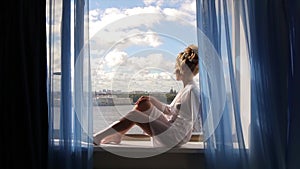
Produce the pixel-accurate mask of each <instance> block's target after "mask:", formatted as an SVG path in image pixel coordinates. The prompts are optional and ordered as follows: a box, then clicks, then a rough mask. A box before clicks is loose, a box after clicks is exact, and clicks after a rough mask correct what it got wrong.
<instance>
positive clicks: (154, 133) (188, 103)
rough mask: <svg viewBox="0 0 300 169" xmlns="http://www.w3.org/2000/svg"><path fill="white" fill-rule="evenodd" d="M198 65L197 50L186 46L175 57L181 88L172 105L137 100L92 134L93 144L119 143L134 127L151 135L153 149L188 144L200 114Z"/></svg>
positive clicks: (141, 99) (176, 72) (150, 99)
mask: <svg viewBox="0 0 300 169" xmlns="http://www.w3.org/2000/svg"><path fill="white" fill-rule="evenodd" d="M198 65H199V64H198V47H197V46H195V45H190V46H188V47H187V48H186V49H185V50H184V52H181V53H179V54H178V56H177V58H176V65H175V74H176V80H178V81H182V83H183V89H181V90H180V91H179V92H178V94H177V95H176V97H175V98H174V100H173V101H172V103H171V104H170V105H167V104H165V103H162V102H160V101H159V100H157V99H156V98H154V97H152V96H142V97H140V98H139V99H138V101H137V102H136V106H135V107H134V109H133V110H132V111H130V112H129V113H128V114H126V115H125V116H124V117H123V118H121V119H120V120H119V121H117V122H115V123H113V124H112V125H110V126H109V127H108V128H106V129H104V130H103V131H100V132H98V133H96V134H94V144H95V145H98V144H105V143H116V144H119V143H120V142H121V140H122V137H123V136H124V134H125V133H126V132H127V131H128V130H129V129H130V128H132V127H133V126H134V125H138V126H139V127H141V128H142V129H143V131H144V132H145V133H147V134H148V135H149V136H151V138H152V141H153V145H154V146H178V145H182V144H185V143H186V142H188V141H189V140H190V138H191V135H192V131H193V127H194V125H195V122H196V121H197V120H196V117H198V114H200V106H199V105H200V98H199V88H198V86H197V85H196V84H195V82H194V80H193V78H194V76H195V75H197V74H198V71H199V66H198ZM198 122H201V120H200V121H198Z"/></svg>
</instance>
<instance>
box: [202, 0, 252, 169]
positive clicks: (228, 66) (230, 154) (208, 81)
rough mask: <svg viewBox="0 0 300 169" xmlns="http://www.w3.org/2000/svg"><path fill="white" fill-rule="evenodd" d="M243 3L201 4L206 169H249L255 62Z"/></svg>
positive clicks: (228, 0)
mask: <svg viewBox="0 0 300 169" xmlns="http://www.w3.org/2000/svg"><path fill="white" fill-rule="evenodd" d="M240 9H241V4H240V1H235V0H213V1H211V0H197V27H198V45H199V53H200V55H199V56H200V62H201V65H200V68H201V70H200V85H201V88H202V91H203V92H202V102H203V104H202V108H203V129H204V138H205V140H204V141H205V157H206V159H207V168H215V169H219V168H222V169H225V168H228V169H229V168H230V169H233V168H237V169H238V168H239V169H240V168H247V167H248V159H249V158H248V153H247V152H248V147H249V138H248V131H249V125H250V92H251V91H250V60H249V55H248V51H247V48H246V41H245V38H244V37H245V30H244V28H243V24H242V22H241V21H240Z"/></svg>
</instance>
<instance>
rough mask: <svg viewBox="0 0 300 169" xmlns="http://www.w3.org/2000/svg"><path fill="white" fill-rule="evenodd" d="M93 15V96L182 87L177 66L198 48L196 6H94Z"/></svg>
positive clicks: (162, 2)
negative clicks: (181, 55) (181, 56)
mask: <svg viewBox="0 0 300 169" xmlns="http://www.w3.org/2000/svg"><path fill="white" fill-rule="evenodd" d="M89 10H90V11H89V33H90V41H89V42H90V58H91V76H92V90H93V91H100V90H103V89H108V90H115V91H116V90H119V91H120V90H121V91H133V90H135V91H148V92H166V91H170V89H171V88H173V89H175V90H177V91H178V90H179V89H180V88H181V87H182V86H181V85H182V84H181V82H178V81H176V80H175V75H174V73H173V72H174V65H175V59H176V56H177V54H178V53H179V52H181V51H183V50H184V48H185V47H186V46H187V45H189V44H197V38H196V3H195V0H156V1H154V0H90V1H89ZM195 80H196V81H198V79H197V78H196V79H195Z"/></svg>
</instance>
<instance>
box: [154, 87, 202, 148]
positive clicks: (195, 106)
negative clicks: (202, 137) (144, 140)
mask: <svg viewBox="0 0 300 169" xmlns="http://www.w3.org/2000/svg"><path fill="white" fill-rule="evenodd" d="M166 106H167V108H169V109H170V111H171V113H172V115H171V116H169V117H168V118H169V121H170V122H171V126H170V128H169V129H167V130H166V131H165V132H163V133H161V134H159V135H156V136H153V137H152V143H153V146H154V147H160V146H167V147H174V146H179V145H182V144H185V143H186V142H188V141H189V140H190V138H191V135H192V131H193V128H194V126H195V124H196V123H197V124H198V125H199V123H201V119H200V120H199V119H198V118H197V117H199V115H201V108H200V93H199V87H198V86H197V85H196V84H195V83H194V82H193V81H192V82H190V83H188V84H187V85H186V86H185V87H184V88H183V89H181V90H180V91H179V92H178V94H177V95H176V97H175V98H174V100H173V101H172V103H171V104H170V105H166ZM162 114H163V113H162V112H161V111H159V110H158V109H157V108H155V107H154V108H152V109H151V115H150V118H151V119H152V120H153V118H154V119H155V118H157V117H159V116H160V115H162ZM163 115H164V114H163ZM200 117H201V116H200ZM200 126H202V125H201V124H200Z"/></svg>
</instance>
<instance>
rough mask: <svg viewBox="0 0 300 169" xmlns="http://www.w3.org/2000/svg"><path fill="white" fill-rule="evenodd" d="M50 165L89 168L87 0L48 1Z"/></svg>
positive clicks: (90, 130) (89, 80)
mask: <svg viewBox="0 0 300 169" xmlns="http://www.w3.org/2000/svg"><path fill="white" fill-rule="evenodd" d="M47 26H48V27H47V37H48V42H47V43H48V46H47V48H48V51H47V52H48V102H49V115H48V117H49V118H48V120H49V143H48V144H49V154H48V155H49V168H65V169H67V168H72V169H74V168H75V169H76V168H85V169H86V168H92V152H93V144H92V126H93V124H92V96H91V78H90V57H89V43H88V39H89V37H88V1H86V0H74V1H71V0H61V1H54V0H48V1H47Z"/></svg>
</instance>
